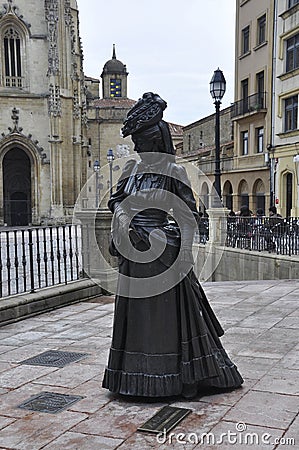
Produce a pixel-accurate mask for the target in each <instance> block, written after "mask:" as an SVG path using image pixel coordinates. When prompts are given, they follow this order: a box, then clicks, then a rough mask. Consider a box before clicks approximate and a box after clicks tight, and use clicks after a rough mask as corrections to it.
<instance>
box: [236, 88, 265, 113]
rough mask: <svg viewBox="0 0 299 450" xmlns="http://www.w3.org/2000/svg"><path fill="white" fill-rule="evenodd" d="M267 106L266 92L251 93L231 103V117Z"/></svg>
mask: <svg viewBox="0 0 299 450" xmlns="http://www.w3.org/2000/svg"><path fill="white" fill-rule="evenodd" d="M265 108H266V92H259V93H257V94H253V95H249V96H248V97H246V98H243V99H242V100H239V101H237V102H235V103H233V104H232V105H231V117H232V118H233V117H237V116H242V115H244V114H248V113H252V112H258V111H260V110H261V109H265Z"/></svg>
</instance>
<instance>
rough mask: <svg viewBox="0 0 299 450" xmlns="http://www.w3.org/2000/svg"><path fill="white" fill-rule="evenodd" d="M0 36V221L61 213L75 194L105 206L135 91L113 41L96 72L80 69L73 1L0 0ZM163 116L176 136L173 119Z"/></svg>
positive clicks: (28, 221)
mask: <svg viewBox="0 0 299 450" xmlns="http://www.w3.org/2000/svg"><path fill="white" fill-rule="evenodd" d="M0 45H1V51H0V108H1V116H0V226H1V225H7V226H27V225H43V224H45V225H47V224H59V223H65V222H71V221H72V219H73V212H74V207H75V206H76V204H78V202H79V203H80V202H81V203H82V204H80V205H79V207H83V208H92V207H93V208H94V207H95V206H96V207H98V206H99V207H104V208H105V207H106V206H107V195H108V196H109V193H110V192H111V189H112V187H113V184H115V183H116V181H117V179H118V177H119V175H120V170H121V160H123V158H122V157H123V156H128V155H130V154H131V153H133V144H132V141H131V139H130V137H127V138H126V139H123V138H122V136H121V128H122V126H123V121H124V119H125V117H126V115H127V112H128V111H129V110H130V109H131V107H132V106H133V105H134V104H135V101H136V100H132V99H130V98H128V86H127V80H128V72H127V68H126V65H125V64H123V63H122V62H121V61H120V60H119V59H117V57H116V49H115V47H114V46H113V50H112V57H111V59H109V60H108V61H107V62H106V63H105V65H104V67H103V68H99V69H100V70H99V75H100V74H101V75H100V77H99V78H90V77H88V76H85V74H84V71H83V50H82V45H81V40H80V33H79V12H78V7H77V2H76V0H6V2H5V3H4V2H3V3H2V2H1V0H0ZM100 85H101V89H100ZM100 90H101V93H100ZM149 90H150V87H149ZM142 94H143V93H142V92H141V93H140V96H141V95H142ZM169 125H170V130H171V134H172V136H173V139H174V143H175V144H176V143H177V142H180V141H181V140H182V128H181V127H180V126H178V125H174V124H169ZM108 152H110V156H111V154H113V158H114V161H113V171H112V170H110V169H112V165H111V164H110V166H109V164H107V153H108ZM107 166H108V168H107ZM95 170H97V176H96V183H94V182H93V178H91V177H92V176H93V175H95ZM87 180H92V182H89V184H88V188H86V186H87V184H86V182H87ZM82 192H85V194H86V195H85V194H84V195H82ZM80 194H81V195H80ZM98 198H100V199H103V201H101V202H100V203H99V202H98V200H96V201H95V199H98Z"/></svg>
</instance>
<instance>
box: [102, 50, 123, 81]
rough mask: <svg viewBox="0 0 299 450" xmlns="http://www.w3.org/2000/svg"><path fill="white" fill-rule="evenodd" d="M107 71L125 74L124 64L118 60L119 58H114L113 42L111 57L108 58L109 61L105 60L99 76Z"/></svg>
mask: <svg viewBox="0 0 299 450" xmlns="http://www.w3.org/2000/svg"><path fill="white" fill-rule="evenodd" d="M108 73H109V74H116V73H118V74H125V75H127V68H126V65H125V64H123V63H122V62H121V61H119V59H116V52H115V44H113V52H112V59H109V61H107V62H106V64H105V65H104V67H103V72H102V75H101V77H102V78H103V75H105V74H108Z"/></svg>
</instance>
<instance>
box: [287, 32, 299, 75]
mask: <svg viewBox="0 0 299 450" xmlns="http://www.w3.org/2000/svg"><path fill="white" fill-rule="evenodd" d="M286 46H287V48H286V51H287V57H286V71H287V72H289V71H290V70H294V69H297V67H299V34H296V35H295V36H293V37H291V38H290V39H288V40H287V43H286Z"/></svg>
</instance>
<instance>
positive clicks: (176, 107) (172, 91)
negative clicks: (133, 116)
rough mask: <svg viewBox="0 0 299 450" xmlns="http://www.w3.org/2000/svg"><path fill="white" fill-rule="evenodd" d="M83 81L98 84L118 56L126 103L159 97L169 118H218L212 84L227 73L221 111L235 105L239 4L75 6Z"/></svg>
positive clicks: (130, 0) (154, 0) (190, 0)
mask: <svg viewBox="0 0 299 450" xmlns="http://www.w3.org/2000/svg"><path fill="white" fill-rule="evenodd" d="M77 3H78V8H79V20H80V35H81V38H82V44H83V52H84V72H85V75H87V76H91V77H95V78H100V75H101V73H102V69H103V66H104V64H105V62H106V61H108V60H109V59H111V57H112V46H113V44H115V45H116V57H117V59H119V60H120V61H122V62H123V63H124V64H126V66H127V70H128V72H129V76H128V97H129V98H132V99H134V100H138V98H140V97H141V96H142V94H143V93H144V92H149V91H152V92H155V93H158V94H159V95H160V96H161V97H162V98H163V99H164V100H166V101H167V104H168V107H167V109H166V111H165V114H164V119H165V120H168V121H170V122H173V123H177V124H181V125H188V124H190V123H192V122H195V121H196V120H199V119H201V118H203V117H205V116H207V115H209V114H212V113H213V112H214V105H213V101H212V98H211V96H210V92H209V82H210V80H211V77H212V75H213V72H214V70H216V69H217V68H218V67H219V68H220V69H221V70H222V71H223V73H224V76H225V78H226V82H227V90H226V93H225V96H224V98H223V101H222V107H223V108H224V107H226V106H229V105H230V104H231V103H232V102H233V100H234V51H235V49H234V36H235V0H185V1H182V0H151V1H149V0H126V1H125V0H77Z"/></svg>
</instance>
